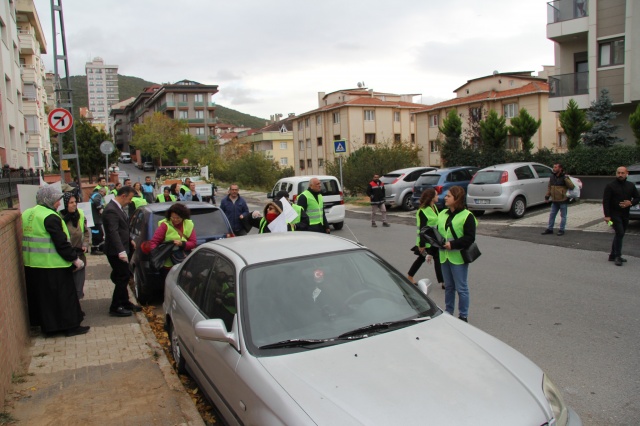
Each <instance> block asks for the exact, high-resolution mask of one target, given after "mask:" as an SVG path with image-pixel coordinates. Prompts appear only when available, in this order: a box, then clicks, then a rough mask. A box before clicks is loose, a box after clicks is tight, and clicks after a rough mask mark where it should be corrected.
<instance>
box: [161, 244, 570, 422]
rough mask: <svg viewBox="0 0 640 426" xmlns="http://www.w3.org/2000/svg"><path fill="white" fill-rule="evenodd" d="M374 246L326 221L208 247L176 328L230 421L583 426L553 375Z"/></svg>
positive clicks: (191, 366) (182, 350)
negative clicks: (457, 314)
mask: <svg viewBox="0 0 640 426" xmlns="http://www.w3.org/2000/svg"><path fill="white" fill-rule="evenodd" d="M428 289H429V282H428V280H426V279H425V280H421V281H420V282H418V285H417V286H415V285H413V284H411V283H409V281H407V279H406V278H405V277H404V274H403V273H401V272H399V271H397V270H396V269H394V268H393V267H391V266H390V265H389V264H388V263H386V262H385V260H384V259H382V258H380V257H379V256H377V255H375V254H374V253H372V252H371V251H370V250H368V249H366V248H365V247H363V246H362V245H360V244H358V243H355V242H353V241H349V240H347V239H344V238H340V237H336V236H330V235H323V234H318V233H315V232H287V233H276V234H260V235H249V236H246V237H242V238H230V239H224V240H217V241H214V242H209V243H206V244H203V245H201V246H200V247H198V248H197V249H195V250H194V251H193V253H192V254H191V255H190V256H189V257H188V258H187V259H186V260H185V261H184V262H182V263H181V264H179V265H176V266H174V267H173V268H172V269H171V271H170V272H169V275H168V277H167V280H166V285H165V298H164V304H163V308H164V312H165V326H166V329H167V331H168V333H169V336H170V340H171V347H172V353H173V356H174V359H175V361H176V366H177V368H178V370H179V371H180V372H184V371H188V372H189V373H190V374H191V376H192V377H193V378H194V379H195V380H196V381H197V382H198V384H199V385H200V389H201V391H203V392H204V393H205V394H206V395H207V396H208V397H209V399H210V400H211V401H213V403H214V404H215V405H216V408H217V409H218V411H219V412H220V414H221V415H222V417H223V418H224V419H225V421H226V422H227V423H228V424H233V425H236V424H245V425H270V426H271V425H296V426H303V425H340V426H350V425H414V424H415V425H417V424H447V425H488V424H504V425H509V426H525V425H526V426H531V425H555V426H580V425H581V424H582V423H581V421H580V418H579V417H578V416H577V415H576V413H575V412H573V411H572V410H571V409H570V408H568V407H567V406H565V405H564V403H563V401H562V397H561V395H560V392H559V391H558V389H557V388H556V387H555V386H554V385H553V384H552V382H551V381H550V380H549V379H548V377H547V376H546V375H545V374H544V372H543V371H542V370H541V369H540V368H539V367H538V366H536V365H535V364H534V363H532V362H531V361H530V360H529V359H527V358H526V357H525V356H524V355H522V354H520V353H518V352H517V351H516V350H514V349H513V348H511V347H509V346H507V345H506V344H505V343H503V342H501V341H499V340H498V339H496V338H494V337H492V336H490V335H488V334H486V333H484V332H482V331H481V330H479V329H477V328H475V327H473V326H471V325H469V324H467V323H465V322H463V321H460V320H459V319H457V318H454V317H453V316H451V315H448V314H444V313H443V312H442V310H440V309H439V308H438V307H437V306H436V304H435V303H434V302H433V301H432V300H431V299H430V298H429V297H427V293H428Z"/></svg>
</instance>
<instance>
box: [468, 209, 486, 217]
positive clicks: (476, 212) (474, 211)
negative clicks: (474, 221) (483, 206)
mask: <svg viewBox="0 0 640 426" xmlns="http://www.w3.org/2000/svg"><path fill="white" fill-rule="evenodd" d="M471 213H473V215H474V216H475V217H480V216H482V215H483V214H484V210H471Z"/></svg>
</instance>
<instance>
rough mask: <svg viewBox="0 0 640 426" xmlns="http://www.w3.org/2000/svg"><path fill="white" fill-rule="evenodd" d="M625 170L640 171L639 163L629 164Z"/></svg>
mask: <svg viewBox="0 0 640 426" xmlns="http://www.w3.org/2000/svg"><path fill="white" fill-rule="evenodd" d="M627 170H628V171H630V172H637V171H640V163H637V164H632V165H630V166H629V167H627Z"/></svg>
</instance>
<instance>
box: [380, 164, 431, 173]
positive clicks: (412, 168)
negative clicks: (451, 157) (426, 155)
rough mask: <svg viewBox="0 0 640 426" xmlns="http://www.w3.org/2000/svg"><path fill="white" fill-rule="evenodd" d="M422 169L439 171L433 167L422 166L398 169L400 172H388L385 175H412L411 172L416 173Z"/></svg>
mask: <svg viewBox="0 0 640 426" xmlns="http://www.w3.org/2000/svg"><path fill="white" fill-rule="evenodd" d="M420 169H433V170H431V171H435V170H436V169H437V167H433V166H420V167H407V168H406V169H398V170H394V171H392V172H387V173H385V175H391V174H397V173H400V174H401V173H411V172H415V171H416V170H420Z"/></svg>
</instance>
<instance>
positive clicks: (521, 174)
mask: <svg viewBox="0 0 640 426" xmlns="http://www.w3.org/2000/svg"><path fill="white" fill-rule="evenodd" d="M513 172H514V173H515V175H516V177H517V178H518V180H526V179H533V178H534V176H533V172H532V171H531V168H530V167H529V166H522V167H518V168H516V169H515V170H514V171H513Z"/></svg>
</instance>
